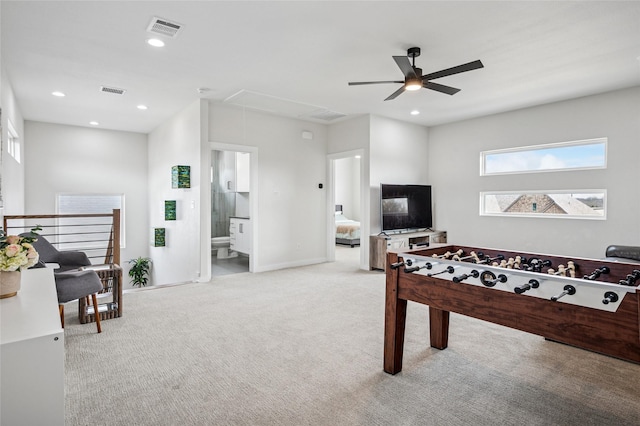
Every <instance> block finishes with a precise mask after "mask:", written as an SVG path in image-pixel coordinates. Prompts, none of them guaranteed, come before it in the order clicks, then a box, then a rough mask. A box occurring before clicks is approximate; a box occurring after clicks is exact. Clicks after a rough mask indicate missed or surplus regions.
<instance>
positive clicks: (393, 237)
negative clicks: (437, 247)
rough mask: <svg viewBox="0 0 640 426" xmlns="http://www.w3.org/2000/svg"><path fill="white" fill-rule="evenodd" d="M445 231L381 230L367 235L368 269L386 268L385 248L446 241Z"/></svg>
mask: <svg viewBox="0 0 640 426" xmlns="http://www.w3.org/2000/svg"><path fill="white" fill-rule="evenodd" d="M446 242H447V232H446V231H434V230H425V231H409V232H399V233H395V234H394V233H388V234H387V233H386V232H381V233H380V234H378V235H370V236H369V269H370V270H374V269H380V270H383V271H384V270H386V262H387V250H388V249H399V248H414V247H418V246H420V245H429V244H431V243H446Z"/></svg>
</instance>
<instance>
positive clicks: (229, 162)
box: [220, 151, 251, 192]
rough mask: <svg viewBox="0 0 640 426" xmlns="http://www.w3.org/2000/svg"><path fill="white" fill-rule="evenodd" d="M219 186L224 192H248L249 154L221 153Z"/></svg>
mask: <svg viewBox="0 0 640 426" xmlns="http://www.w3.org/2000/svg"><path fill="white" fill-rule="evenodd" d="M222 155H223V160H222V165H223V166H222V169H221V171H220V178H221V182H220V185H221V186H222V188H223V189H224V191H225V192H249V175H250V173H249V169H250V164H251V163H250V154H249V153H248V152H233V151H223V152H222Z"/></svg>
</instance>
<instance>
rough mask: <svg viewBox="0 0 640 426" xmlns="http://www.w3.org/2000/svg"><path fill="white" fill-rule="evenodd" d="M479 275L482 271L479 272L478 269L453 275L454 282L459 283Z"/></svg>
mask: <svg viewBox="0 0 640 426" xmlns="http://www.w3.org/2000/svg"><path fill="white" fill-rule="evenodd" d="M479 276H480V272H478V271H476V270H475V269H474V270H472V271H471V272H469V273H468V274H462V275H458V276H457V277H453V282H454V283H459V282H462V281H464V280H466V279H467V278H469V277H473V278H478V277H479Z"/></svg>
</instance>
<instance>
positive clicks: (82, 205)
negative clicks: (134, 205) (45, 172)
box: [57, 194, 125, 249]
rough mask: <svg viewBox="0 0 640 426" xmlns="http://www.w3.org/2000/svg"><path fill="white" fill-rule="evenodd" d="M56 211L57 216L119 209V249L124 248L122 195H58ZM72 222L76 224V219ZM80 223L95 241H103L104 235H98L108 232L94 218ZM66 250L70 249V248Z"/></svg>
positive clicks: (60, 229) (61, 230)
mask: <svg viewBox="0 0 640 426" xmlns="http://www.w3.org/2000/svg"><path fill="white" fill-rule="evenodd" d="M57 209H58V214H90V213H111V212H112V211H113V209H120V247H121V248H124V247H125V232H124V230H125V214H124V194H58V200H57ZM60 221H62V219H60ZM74 222H75V223H78V219H75V220H74ZM81 222H84V223H85V225H84V226H85V228H84V231H83V232H85V231H87V232H94V233H95V234H96V239H101V238H102V239H104V235H100V234H104V233H105V232H107V233H108V232H109V231H107V230H106V228H105V227H104V226H101V225H100V224H98V223H99V221H98V220H96V219H95V218H86V219H84V220H83V221H81ZM63 226H64V223H60V228H59V232H60V233H61V234H62V233H63V232H64V230H63V229H62V227H63ZM108 229H110V227H109V228H108ZM69 233H73V231H72V230H69ZM107 237H108V235H107ZM59 248H61V246H59ZM66 248H67V249H71V248H72V247H71V246H68V247H66Z"/></svg>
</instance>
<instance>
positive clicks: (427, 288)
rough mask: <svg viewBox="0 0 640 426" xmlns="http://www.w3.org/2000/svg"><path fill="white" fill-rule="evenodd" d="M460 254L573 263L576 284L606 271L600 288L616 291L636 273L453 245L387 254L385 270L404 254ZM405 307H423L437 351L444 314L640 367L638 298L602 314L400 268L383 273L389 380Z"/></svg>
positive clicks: (444, 340) (620, 266)
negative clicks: (605, 285) (616, 285)
mask: <svg viewBox="0 0 640 426" xmlns="http://www.w3.org/2000/svg"><path fill="white" fill-rule="evenodd" d="M459 249H462V250H464V251H465V253H469V252H471V251H476V252H478V251H482V252H484V253H485V254H487V255H489V256H495V255H497V254H503V255H505V256H516V255H521V256H527V257H529V258H530V257H538V258H543V259H551V260H553V261H554V263H556V264H558V263H565V264H566V262H567V261H569V260H572V261H574V262H576V263H577V264H578V265H580V268H581V271H580V270H579V271H578V276H582V275H583V274H587V273H589V272H591V271H592V270H595V269H597V268H599V267H601V266H608V267H609V268H610V269H611V271H610V273H609V274H607V275H606V277H605V276H603V279H602V280H603V281H604V280H606V281H607V282H611V283H617V282H618V281H619V280H620V279H623V278H625V277H626V275H627V274H629V273H630V272H631V271H632V270H634V269H639V268H640V265H637V264H628V263H619V262H607V261H602V260H594V259H583V258H565V257H559V256H551V255H544V254H535V253H521V252H512V251H507V250H498V249H486V248H477V247H466V246H457V245H445V246H441V247H435V248H428V249H418V250H403V251H399V250H396V251H390V252H388V253H387V265H391V264H393V263H396V262H398V259H399V255H400V257H402V256H403V254H405V255H406V254H407V253H409V254H417V255H422V256H431V255H432V254H443V253H445V252H446V251H450V252H455V251H457V250H459ZM586 271H589V272H586ZM407 301H413V302H417V303H422V304H424V305H428V306H429V331H430V343H431V346H432V347H434V348H437V349H445V348H446V347H447V345H448V340H449V316H450V312H456V313H458V314H462V315H466V316H469V317H473V318H478V319H481V320H485V321H489V322H492V323H495V324H500V325H504V326H507V327H510V328H514V329H517V330H522V331H526V332H529V333H533V334H537V335H540V336H543V337H545V338H547V339H549V340H553V341H557V342H561V343H566V344H569V345H572V346H576V347H579V348H582V349H586V350H591V351H594V352H598V353H601V354H605V355H609V356H612V357H616V358H620V359H623V360H627V361H631V362H635V363H640V300H639V297H638V293H637V292H635V293H627V294H626V295H625V297H624V299H623V300H622V302H621V303H620V306H619V307H618V309H617V311H616V312H607V311H601V310H598V309H593V308H588V307H583V306H578V305H572V304H568V303H561V302H553V301H551V300H546V299H541V298H537V297H532V296H527V295H523V294H515V293H512V292H507V291H503V290H497V289H494V288H489V287H482V286H474V285H466V284H460V283H458V284H456V283H453V282H452V281H448V280H446V279H440V278H438V277H427V276H425V275H420V274H415V273H406V272H404V269H403V268H402V267H400V268H398V269H391V268H390V267H388V266H387V270H386V302H385V328H384V371H385V372H387V373H390V374H396V373H399V372H400V371H401V370H402V355H403V349H404V331H405V324H406V314H407ZM488 344H491V343H490V342H489V343H488Z"/></svg>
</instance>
